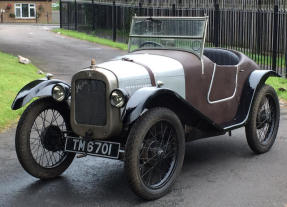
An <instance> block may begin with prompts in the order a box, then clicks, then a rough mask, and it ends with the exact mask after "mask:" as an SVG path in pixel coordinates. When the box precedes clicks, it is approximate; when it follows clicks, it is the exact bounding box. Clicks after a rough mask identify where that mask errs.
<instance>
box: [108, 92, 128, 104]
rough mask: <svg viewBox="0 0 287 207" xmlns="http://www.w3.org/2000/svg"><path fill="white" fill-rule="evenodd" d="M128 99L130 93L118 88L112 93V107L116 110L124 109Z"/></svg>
mask: <svg viewBox="0 0 287 207" xmlns="http://www.w3.org/2000/svg"><path fill="white" fill-rule="evenodd" d="M128 98H129V96H128V93H127V92H126V91H125V90H123V89H120V88H117V89H114V90H113V91H112V92H111V95H110V102H111V105H112V106H114V107H116V108H123V107H124V106H125V105H126V103H127V101H128ZM117 102H118V103H117Z"/></svg>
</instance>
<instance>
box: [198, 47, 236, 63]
mask: <svg viewBox="0 0 287 207" xmlns="http://www.w3.org/2000/svg"><path fill="white" fill-rule="evenodd" d="M203 54H204V55H205V56H206V57H208V58H209V59H210V60H211V61H213V62H214V63H216V64H217V65H237V64H238V63H239V57H238V56H237V55H236V54H235V53H233V52H231V51H228V50H224V49H217V48H205V49H204V51H203Z"/></svg>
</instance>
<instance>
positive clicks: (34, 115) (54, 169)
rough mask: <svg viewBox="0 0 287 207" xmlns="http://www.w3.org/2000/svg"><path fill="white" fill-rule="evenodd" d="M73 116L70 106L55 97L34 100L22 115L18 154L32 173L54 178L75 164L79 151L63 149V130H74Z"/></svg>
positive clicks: (42, 177) (23, 164)
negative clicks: (70, 119) (71, 115)
mask: <svg viewBox="0 0 287 207" xmlns="http://www.w3.org/2000/svg"><path fill="white" fill-rule="evenodd" d="M45 114H46V115H45ZM44 116H46V118H45V119H43V117H44ZM56 116H57V118H56ZM69 116H70V112H69V108H68V106H67V105H66V104H64V103H56V102H55V101H54V100H53V99H51V98H42V99H38V100H36V101H34V102H33V103H31V104H30V105H29V106H28V107H27V108H26V110H25V111H24V113H23V114H22V116H21V118H20V120H19V123H18V126H17V130H16V136H15V146H16V153H17V157H18V160H19V162H20V163H21V165H22V167H23V168H24V169H25V170H26V171H27V172H28V173H29V174H31V175H32V176H34V177H36V178H40V179H52V178H55V177H57V176H59V175H61V174H62V173H63V172H64V171H65V170H66V169H67V168H68V167H69V166H70V164H71V163H72V161H73V159H74V157H75V154H74V153H67V152H64V151H63V150H64V149H63V147H64V137H63V136H62V135H63V134H62V133H63V131H61V130H63V129H65V130H66V131H69V130H70V124H69ZM40 117H42V118H40ZM41 119H42V125H41ZM49 121H51V123H50V124H49ZM61 121H62V122H61ZM56 122H61V124H62V125H61V126H60V124H59V123H56ZM57 124H59V125H57ZM64 127H65V128H64ZM51 137H52V138H51ZM49 138H50V139H49ZM60 146H61V147H60ZM36 151H37V152H36ZM39 151H40V152H39ZM47 163H48V164H47ZM45 164H46V165H45Z"/></svg>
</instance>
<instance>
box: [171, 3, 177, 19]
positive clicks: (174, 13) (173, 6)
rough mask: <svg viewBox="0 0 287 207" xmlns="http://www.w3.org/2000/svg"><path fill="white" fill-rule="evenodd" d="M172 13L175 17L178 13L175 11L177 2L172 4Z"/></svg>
mask: <svg viewBox="0 0 287 207" xmlns="http://www.w3.org/2000/svg"><path fill="white" fill-rule="evenodd" d="M171 15H172V16H174V17H175V15H176V12H175V4H173V5H172V14H171Z"/></svg>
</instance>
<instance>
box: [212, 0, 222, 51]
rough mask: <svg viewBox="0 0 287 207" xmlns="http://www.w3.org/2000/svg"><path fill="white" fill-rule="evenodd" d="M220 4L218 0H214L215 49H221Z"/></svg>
mask: <svg viewBox="0 0 287 207" xmlns="http://www.w3.org/2000/svg"><path fill="white" fill-rule="evenodd" d="M219 20H220V12H219V3H218V1H217V0H214V24H213V38H214V39H213V43H214V46H215V47H219Z"/></svg>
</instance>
